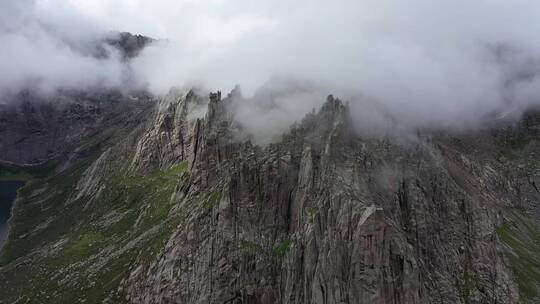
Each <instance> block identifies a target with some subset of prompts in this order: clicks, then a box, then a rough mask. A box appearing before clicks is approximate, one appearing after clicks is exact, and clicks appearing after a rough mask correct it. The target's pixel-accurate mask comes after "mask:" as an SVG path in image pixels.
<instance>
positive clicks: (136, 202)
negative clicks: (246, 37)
mask: <svg viewBox="0 0 540 304" xmlns="http://www.w3.org/2000/svg"><path fill="white" fill-rule="evenodd" d="M233 98H234V92H233V93H231V94H229V96H227V97H226V98H223V99H222V98H221V94H220V93H216V94H211V95H210V97H209V98H206V97H205V96H199V95H198V94H197V93H195V92H194V91H190V92H189V93H187V94H182V95H181V96H174V95H171V96H169V97H168V98H166V99H165V100H162V101H161V104H160V105H159V106H156V107H155V108H154V109H153V110H152V111H149V110H145V111H141V112H140V114H141V118H140V119H139V120H137V121H135V120H131V121H132V123H128V124H126V125H125V126H119V125H118V124H115V125H114V126H115V128H120V129H121V130H124V131H122V132H120V133H111V136H110V137H108V138H107V139H101V138H100V139H99V140H97V141H96V142H94V143H92V144H91V146H93V147H95V148H94V149H90V150H89V151H92V152H91V153H89V154H88V155H86V156H84V157H78V158H76V160H75V161H72V162H70V163H69V165H68V166H64V170H60V171H58V170H55V171H54V172H53V173H50V174H49V175H47V176H46V177H44V178H42V180H41V181H39V182H37V181H36V182H33V183H30V184H29V185H28V186H26V187H25V188H24V189H23V190H22V191H21V194H20V198H19V199H18V201H17V204H16V208H15V210H14V217H13V219H12V221H11V226H12V233H11V234H10V239H9V242H8V243H7V244H6V246H5V248H4V249H3V250H2V252H1V254H0V279H1V280H2V281H4V282H6V283H5V286H6V287H7V288H3V289H2V290H1V291H0V295H1V297H0V303H13V302H16V303H38V302H39V303H48V302H50V303H62V302H70V303H73V302H91V303H100V302H103V303H123V302H125V303H534V302H535V301H537V300H538V297H539V290H538V282H539V281H540V280H539V278H540V268H539V256H538V252H539V251H538V249H540V244H539V241H540V239H539V233H538V232H539V231H538V223H539V222H538V214H539V211H538V210H539V207H538V201H539V198H540V192H539V191H538V186H537V185H539V183H540V180H539V179H540V169H539V161H538V160H539V156H538V154H537V153H538V151H540V149H539V141H538V139H539V137H538V136H539V134H538V128H537V127H538V124H537V122H538V120H535V119H534V117H536V116H534V115H532V116H530V117H532V118H527V119H526V120H525V121H524V122H523V123H522V124H520V125H518V126H513V127H509V128H507V129H501V130H492V131H489V132H483V133H476V134H467V135H460V136H454V135H449V134H426V135H422V136H420V137H419V138H417V140H416V141H414V142H407V143H398V142H395V141H393V140H392V139H391V138H361V137H359V136H358V135H356V133H355V131H354V128H353V127H352V124H351V119H352V118H351V117H350V115H349V109H348V107H347V105H346V104H344V103H343V102H342V101H340V100H339V99H336V98H334V97H332V96H329V97H328V99H327V101H326V102H325V103H324V105H323V106H322V108H321V109H320V111H318V112H314V113H309V114H307V115H306V117H305V118H304V119H303V120H302V121H301V122H299V123H298V124H296V125H294V126H292V127H291V129H290V131H289V132H287V133H286V134H284V135H283V138H282V140H281V141H279V142H276V143H274V144H270V145H269V146H267V147H260V146H256V145H253V144H252V143H251V141H249V139H248V138H246V137H245V136H244V135H245V134H246V132H244V131H245V130H243V126H242V124H241V122H238V121H236V120H235V118H234V113H232V112H231V111H230V107H228V104H229V103H230V102H231V101H232V99H233ZM201 107H207V111H206V114H205V116H204V117H200V115H194V112H196V111H194V109H198V108H201ZM119 121H122V119H120V120H119ZM134 126H136V127H135V128H134ZM98 128H101V129H100V130H108V129H110V125H100V126H99V127H98ZM100 132H102V131H100ZM239 134H242V136H239ZM38 206H39V208H40V210H35V209H36V208H37V207H38ZM22 282H25V283H22ZM3 301H4V302H3Z"/></svg>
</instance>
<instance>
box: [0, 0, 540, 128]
mask: <svg viewBox="0 0 540 304" xmlns="http://www.w3.org/2000/svg"><path fill="white" fill-rule="evenodd" d="M17 3H18V4H2V5H1V6H2V12H4V13H3V14H2V13H0V14H2V15H1V16H0V17H2V21H0V22H1V23H0V25H1V32H0V43H2V45H3V46H2V48H0V68H1V70H2V71H7V72H4V73H3V75H2V76H0V90H6V89H10V88H18V87H20V86H22V85H26V84H27V83H34V84H37V85H38V86H40V87H44V88H49V87H51V88H56V87H63V86H67V87H72V88H74V87H83V88H88V87H92V86H112V87H125V86H126V85H127V84H126V76H125V75H126V73H128V74H129V75H130V77H128V78H129V80H130V81H131V82H130V84H129V86H133V87H137V88H145V89H148V90H150V91H152V92H154V93H155V94H166V93H167V92H168V90H169V89H170V88H171V87H172V86H180V87H186V86H187V87H189V86H201V87H205V88H206V89H209V90H218V89H219V90H222V91H228V90H230V89H232V88H233V87H234V85H236V84H240V85H241V87H242V89H243V91H244V94H245V96H246V98H245V100H244V101H243V103H241V104H238V105H237V108H236V112H237V116H238V117H239V119H241V120H243V122H244V124H245V125H247V126H249V127H250V128H251V129H252V132H253V133H256V134H261V135H264V134H267V135H268V136H266V135H265V136H263V137H268V138H272V137H274V136H275V133H276V131H274V130H278V131H281V130H282V129H283V126H288V125H289V124H290V123H292V122H293V121H295V120H299V118H301V117H302V116H303V115H304V114H305V112H307V111H310V110H311V109H312V108H314V107H317V106H318V105H320V103H321V102H323V101H324V98H321V96H324V95H327V94H330V93H332V94H334V95H336V96H340V97H341V98H342V99H344V100H347V101H349V102H350V105H351V109H352V111H353V114H354V118H355V120H356V121H357V122H358V123H359V125H360V126H361V128H369V126H376V125H378V124H381V121H384V123H382V125H384V124H388V117H391V118H392V119H393V120H398V123H399V124H400V125H401V126H404V127H405V128H418V127H442V128H463V127H476V126H478V124H481V123H482V120H483V119H485V118H486V117H490V118H492V117H519V115H521V113H522V112H523V111H524V110H525V109H527V108H531V107H539V105H540V98H539V97H540V81H539V77H538V76H539V73H540V40H538V39H536V37H537V36H538V34H539V33H540V3H539V2H538V1H535V0H515V1H511V2H510V1H504V0H493V1H483V0H479V1H465V0H454V1H450V0H443V1H437V2H433V1H428V0H418V1H415V3H414V5H411V3H410V2H409V1H405V0H390V1H382V2H381V1H375V0H356V1H352V0H340V1H333V2H329V1H322V0H312V1H307V0H300V1H294V2H290V1H285V0H274V1H257V2H256V3H255V2H253V1H248V0H200V1H191V0H184V1H172V0H157V1H152V2H149V1H142V0H133V1H114V2H113V1H105V0H77V1H75V0H64V1H61V0H41V1H38V0H37V1H29V0H25V1H18V2H17ZM4 6H5V7H4ZM21 7H22V9H21ZM5 12H9V13H5ZM13 16H16V17H13ZM25 18H26V19H25ZM21 20H26V21H24V22H23V21H21ZM28 20H31V22H27V21H28ZM17 24H19V25H17ZM20 24H25V25H20ZM108 30H119V31H130V32H134V33H141V34H145V35H148V36H151V37H154V38H159V39H163V40H161V41H160V42H159V43H155V44H153V45H151V46H149V47H147V48H146V49H145V50H144V51H143V52H142V53H141V54H140V56H138V57H137V58H134V59H133V60H132V61H131V62H130V64H129V67H128V68H126V65H125V63H124V62H123V61H122V60H120V59H119V58H118V57H119V56H118V55H115V53H114V50H112V51H111V56H109V57H108V58H106V59H103V58H101V59H96V58H94V57H92V56H89V55H88V54H85V50H86V49H87V47H85V45H88V43H89V41H95V39H98V38H99V37H101V36H102V35H104V33H107V31H108ZM96 37H97V38H96ZM126 69H127V72H126ZM275 79H280V80H279V81H278V83H281V84H279V85H278V87H277V88H276V87H275V85H274V84H273V83H274V82H275ZM284 79H294V81H292V82H291V83H289V84H288V85H287V86H288V87H289V88H290V87H293V88H298V83H302V85H300V87H301V88H302V89H301V90H297V89H292V90H285V91H286V92H287V93H285V91H284V90H282V87H283V80H284ZM307 83H309V85H308V86H306V85H304V84H307ZM265 90H266V92H267V93H264V94H263V93H261V92H263V91H265ZM268 90H275V92H276V93H274V94H273V95H272V94H269V93H268ZM280 90H281V91H280ZM268 96H274V97H272V101H271V102H269V97H268ZM276 96H277V97H276ZM269 105H270V106H269ZM255 114H256V115H255ZM253 117H257V118H258V119H253Z"/></svg>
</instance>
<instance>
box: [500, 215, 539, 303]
mask: <svg viewBox="0 0 540 304" xmlns="http://www.w3.org/2000/svg"><path fill="white" fill-rule="evenodd" d="M497 234H498V235H499V238H500V239H501V240H502V242H503V243H504V249H505V252H506V255H507V256H508V257H509V259H510V262H511V264H512V270H513V273H514V279H515V280H516V282H517V284H518V287H519V291H520V296H521V300H522V302H523V303H540V227H538V225H537V224H536V223H535V222H534V221H532V220H531V219H529V218H528V217H526V216H524V215H523V214H522V213H521V212H520V211H518V210H516V209H507V210H506V211H505V218H504V223H503V225H501V226H500V227H498V228H497Z"/></svg>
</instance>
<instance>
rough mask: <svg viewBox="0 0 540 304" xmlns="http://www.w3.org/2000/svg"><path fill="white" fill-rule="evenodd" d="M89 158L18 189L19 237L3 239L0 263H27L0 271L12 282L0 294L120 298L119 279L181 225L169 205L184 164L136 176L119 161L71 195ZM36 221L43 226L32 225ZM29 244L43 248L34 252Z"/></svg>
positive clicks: (44, 299) (180, 215) (211, 200)
mask: <svg viewBox="0 0 540 304" xmlns="http://www.w3.org/2000/svg"><path fill="white" fill-rule="evenodd" d="M93 160H95V158H93V159H88V160H85V161H82V162H81V163H80V164H78V165H77V166H75V167H73V168H72V170H70V171H69V172H67V173H63V174H57V175H51V176H48V177H46V178H45V179H43V180H42V181H40V182H39V183H30V184H29V185H28V186H26V187H24V188H23V189H21V192H20V195H21V202H20V204H22V205H21V208H17V213H16V214H15V217H14V222H13V227H12V229H13V232H14V233H13V235H16V236H19V237H18V238H17V239H13V240H11V239H10V241H9V242H8V243H6V246H5V248H4V249H3V250H2V252H1V255H0V265H4V266H6V267H11V265H13V264H12V262H14V261H15V260H16V259H20V258H21V257H23V259H31V260H32V263H24V264H22V265H20V266H17V270H16V271H10V272H7V273H5V275H7V276H5V275H4V274H2V273H0V279H2V280H5V281H6V282H10V284H9V285H10V286H17V290H12V289H10V290H8V289H0V299H7V300H8V301H11V300H13V299H12V298H11V297H10V296H15V295H21V294H25V295H27V296H28V299H27V300H28V301H29V302H30V303H34V302H35V301H37V300H38V299H39V303H58V302H59V301H60V300H61V301H63V302H65V301H70V302H73V303H76V302H81V301H83V300H84V301H86V303H101V302H103V301H104V300H106V299H107V301H108V302H110V303H118V302H122V295H121V293H119V292H118V286H119V284H120V282H121V280H122V279H124V278H125V277H126V276H127V275H129V273H130V272H131V271H132V270H133V267H135V266H136V265H143V266H144V267H149V264H150V261H151V260H153V259H154V258H155V256H156V255H157V254H158V253H159V252H160V250H161V249H162V248H163V246H164V244H165V242H166V241H167V240H168V239H169V238H170V236H171V235H172V233H173V232H174V231H175V229H177V227H178V226H179V225H181V224H182V222H183V220H184V217H185V213H184V212H183V211H182V208H175V210H176V211H172V209H173V208H172V207H173V206H175V205H177V203H178V202H176V201H175V200H174V194H175V193H176V190H177V189H178V187H180V186H181V185H182V184H185V183H187V182H189V173H188V172H187V167H188V166H187V163H186V162H182V163H179V164H177V165H175V166H173V167H171V168H169V169H166V170H161V171H156V172H152V173H150V174H147V175H137V174H135V173H133V172H132V171H131V170H130V169H129V163H130V162H129V160H128V161H125V162H123V163H124V164H123V165H121V166H120V167H119V168H118V169H117V170H116V171H115V172H114V173H113V174H112V175H111V176H110V177H108V178H106V179H105V180H104V181H102V184H103V185H104V187H103V188H102V190H101V192H100V194H99V195H98V194H97V193H94V194H93V195H91V196H86V197H82V198H79V199H77V200H75V199H74V198H75V196H74V195H73V190H74V187H75V185H76V181H78V180H79V179H80V178H81V176H82V174H83V173H84V172H85V169H86V168H88V166H89V165H90V164H91V163H92V161H93ZM220 197H221V193H220V192H215V193H212V194H210V195H209V196H208V198H207V200H206V201H205V203H208V204H210V205H213V204H215V203H216V202H217V201H219V198H220ZM42 202H45V203H42ZM36 222H37V223H40V222H41V223H43V222H45V223H47V225H45V226H44V228H43V229H42V230H39V229H36ZM37 248H42V249H43V250H44V251H43V252H44V253H45V252H46V253H45V254H38V255H36V251H35V250H36V249H37ZM42 249H40V250H42ZM90 265H91V266H90ZM65 275H69V278H64V277H63V276H65ZM51 278H52V279H51ZM10 299H11V300H10ZM23 300H24V299H23ZM1 302H2V301H0V303H1ZM23 302H24V301H23Z"/></svg>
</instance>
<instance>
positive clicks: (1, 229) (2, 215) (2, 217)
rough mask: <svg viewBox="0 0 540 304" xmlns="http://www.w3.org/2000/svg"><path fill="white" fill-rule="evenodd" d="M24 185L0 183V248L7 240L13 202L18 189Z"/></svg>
mask: <svg viewBox="0 0 540 304" xmlns="http://www.w3.org/2000/svg"><path fill="white" fill-rule="evenodd" d="M23 185H24V183H23V182H20V181H0V247H2V245H3V244H4V242H5V241H6V239H7V232H8V219H9V217H10V216H11V206H12V204H13V201H15V198H16V197H17V189H19V188H20V187H22V186H23Z"/></svg>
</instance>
